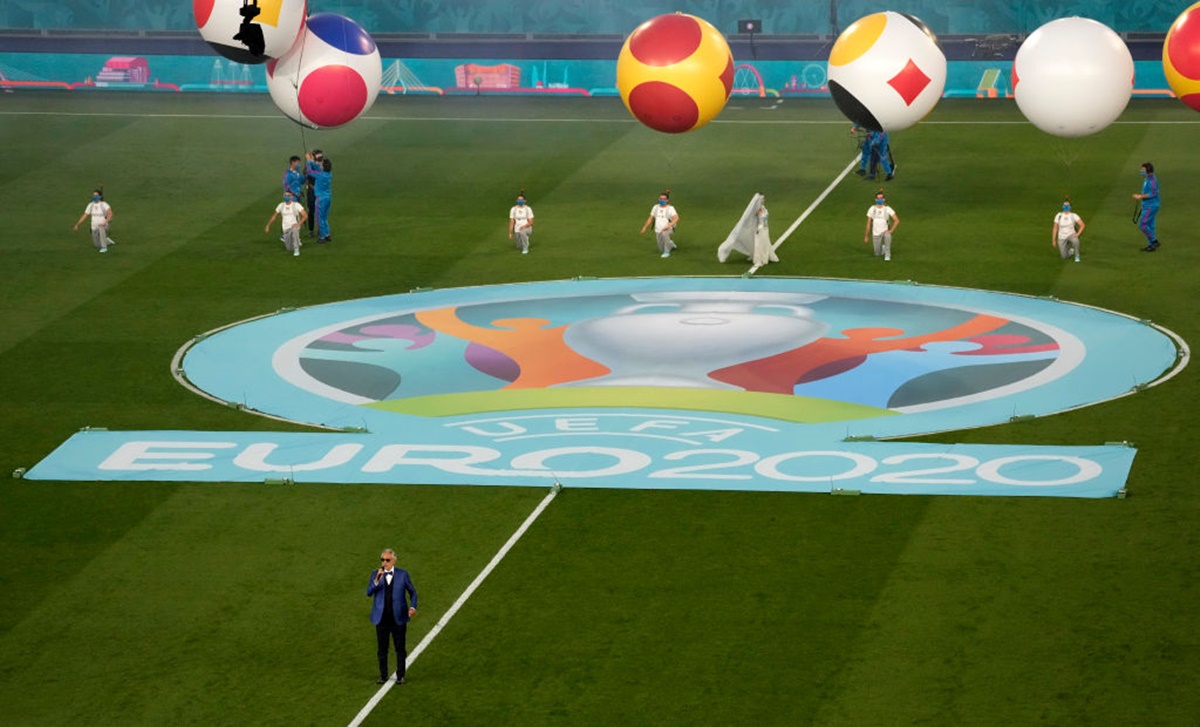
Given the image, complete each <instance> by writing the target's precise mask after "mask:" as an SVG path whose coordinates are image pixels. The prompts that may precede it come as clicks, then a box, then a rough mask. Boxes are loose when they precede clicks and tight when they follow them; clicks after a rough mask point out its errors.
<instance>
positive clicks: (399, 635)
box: [375, 614, 408, 679]
mask: <svg viewBox="0 0 1200 727" xmlns="http://www.w3.org/2000/svg"><path fill="white" fill-rule="evenodd" d="M407 636H408V624H406V623H402V624H398V623H396V619H394V618H391V617H390V614H384V617H383V619H382V620H381V621H380V622H379V623H377V624H375V638H376V640H377V641H378V642H379V651H378V656H379V676H380V677H381V678H383V679H387V678H388V638H389V637H390V638H391V641H392V644H394V645H395V647H396V676H401V677H402V676H404V666H405V662H406V661H407V660H408V650H407V646H406V644H405V639H406V638H407Z"/></svg>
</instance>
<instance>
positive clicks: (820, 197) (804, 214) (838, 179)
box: [750, 152, 862, 275]
mask: <svg viewBox="0 0 1200 727" xmlns="http://www.w3.org/2000/svg"><path fill="white" fill-rule="evenodd" d="M861 160H862V152H859V153H858V154H855V155H854V158H853V159H851V160H850V163H849V164H847V165H846V168H845V169H843V170H842V173H841V174H839V175H837V177H836V178H835V179H834V180H833V181H832V182H830V183H829V186H828V187H826V188H825V191H824V192H821V194H820V195H818V196H817V198H816V199H814V200H813V203H812V204H810V205H809V206H808V209H806V210H804V212H802V213H800V216H799V217H797V218H796V221H795V222H793V223H792V226H791V227H789V228H787V230H786V231H785V232H784V233H783V234H782V235H780V236H779V239H778V240H776V241H775V244H774V245H772V246H771V249H772V250H778V249H779V246H780V245H782V244H783V241H784V240H786V239H788V237H790V236H791V234H792V233H793V232H795V231H796V228H797V227H799V226H800V223H801V222H804V220H805V219H807V218H808V216H809V215H811V214H812V212H813V210H815V209H816V208H817V205H819V204H821V203H822V202H824V201H825V198H826V197H828V196H829V193H830V192H832V191H833V189H834V187H836V186H838V185H839V184H841V183H842V180H843V179H845V178H846V175H848V174H850V172H851V171H852V170H853V169H854V167H855V166H856V165H857V164H858V163H859V161H861ZM756 272H758V266H757V265H755V266H753V267H751V268H750V274H751V275H753V274H754V273H756Z"/></svg>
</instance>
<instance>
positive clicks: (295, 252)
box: [292, 248, 300, 257]
mask: <svg viewBox="0 0 1200 727" xmlns="http://www.w3.org/2000/svg"><path fill="white" fill-rule="evenodd" d="M292 257H300V248H296V249H295V250H293V251H292Z"/></svg>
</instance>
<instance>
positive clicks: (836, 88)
mask: <svg viewBox="0 0 1200 727" xmlns="http://www.w3.org/2000/svg"><path fill="white" fill-rule="evenodd" d="M828 77H829V93H830V95H832V96H833V101H834V103H836V104H837V107H838V109H839V110H841V112H842V113H843V114H845V115H846V118H848V119H850V120H851V121H853V122H854V123H855V124H857V125H858V126H862V127H865V128H868V129H874V130H875V131H899V130H900V129H906V128H908V127H910V126H912V125H913V124H915V123H917V122H918V121H920V120H921V119H923V118H925V116H926V115H927V114H928V113H929V112H930V111H932V110H933V107H934V106H936V105H937V102H938V100H939V99H941V97H942V92H943V91H944V90H945V88H946V56H945V54H943V53H942V48H941V46H940V45H938V40H937V36H935V35H934V34H933V31H931V30H930V29H929V28H928V27H927V26H926V25H925V23H922V22H921V21H920V20H919V19H917V18H915V17H913V16H912V15H907V14H905V13H897V12H892V11H890V10H889V11H887V12H883V13H875V14H874V15H868V16H866V17H864V18H859V19H858V20H856V21H854V22H853V23H852V24H851V25H850V26H849V27H847V28H846V29H845V30H844V31H842V34H841V35H839V36H838V39H837V42H836V43H834V44H833V48H832V49H831V50H830V52H829V71H828Z"/></svg>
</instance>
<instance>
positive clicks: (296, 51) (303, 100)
mask: <svg viewBox="0 0 1200 727" xmlns="http://www.w3.org/2000/svg"><path fill="white" fill-rule="evenodd" d="M382 83H383V61H382V60H380V57H379V48H377V47H376V45H375V41H374V40H373V39H372V38H371V35H370V34H369V33H367V31H365V30H363V29H362V28H361V27H359V25H358V24H357V23H355V22H354V21H353V20H351V19H349V18H347V17H345V16H342V15H337V14H335V13H317V14H315V15H310V16H309V18H308V22H307V24H306V25H305V29H304V34H303V36H301V38H300V40H299V41H297V43H296V45H295V46H294V47H293V48H292V49H291V50H290V51H288V52H287V54H285V55H284V56H283V57H282V58H280V59H279V60H278V61H271V62H269V63H267V90H268V91H270V93H271V99H272V100H274V101H275V105H276V106H278V107H279V110H280V111H282V112H283V113H284V114H285V115H286V116H287V117H288V118H290V119H291V120H292V121H295V122H296V123H298V124H303V125H304V126H308V127H311V128H314V129H320V128H332V127H335V126H341V125H343V124H348V123H350V122H351V121H353V120H354V119H356V118H358V117H359V116H361V115H362V114H363V113H365V112H366V111H367V109H369V108H371V106H372V104H374V103H375V98H376V97H377V96H378V95H379V90H380V87H381V86H382Z"/></svg>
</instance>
